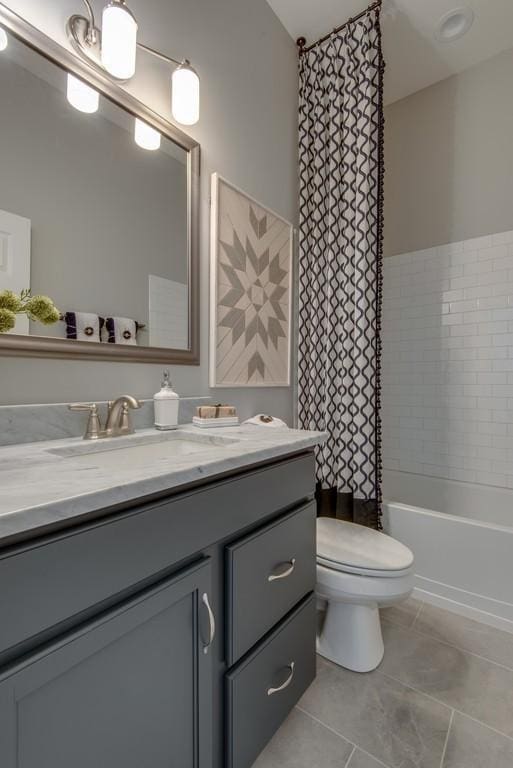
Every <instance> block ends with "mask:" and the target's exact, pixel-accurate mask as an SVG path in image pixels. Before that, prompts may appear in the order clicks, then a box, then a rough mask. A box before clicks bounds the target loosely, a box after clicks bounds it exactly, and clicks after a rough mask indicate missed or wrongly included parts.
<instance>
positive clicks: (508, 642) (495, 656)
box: [387, 603, 513, 669]
mask: <svg viewBox="0 0 513 768" xmlns="http://www.w3.org/2000/svg"><path fill="white" fill-rule="evenodd" d="M387 619H388V616H387ZM394 623H396V624H397V623H399V622H394ZM415 629H416V630H418V631H419V632H425V633H426V634H428V635H432V636H433V637H436V638H438V639H439V640H445V642H447V643H451V645H455V646H456V647H457V648H462V649H463V650H465V651H470V652H471V653H477V654H478V655H479V656H484V657H485V658H486V659H490V660H491V661H496V662H497V663H498V664H504V665H505V666H506V667H510V668H511V669H513V634H511V633H510V632H503V631H501V630H500V629H495V628H494V627H489V626H487V625H486V624H481V622H479V621H473V620H472V619H467V618H465V617H464V616H458V615H457V614H455V613H451V612H450V611H444V610H443V609H442V608H437V607H436V606H434V605H428V604H427V603H424V604H423V605H422V608H421V611H420V614H419V616H418V618H417V621H416V622H415Z"/></svg>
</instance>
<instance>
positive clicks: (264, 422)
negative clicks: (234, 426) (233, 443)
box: [244, 413, 288, 429]
mask: <svg viewBox="0 0 513 768" xmlns="http://www.w3.org/2000/svg"><path fill="white" fill-rule="evenodd" d="M244 424H255V425H256V426H257V427H274V428H276V427H282V428H283V427H285V429H288V426H287V424H286V423H285V422H284V421H282V420H281V419H277V418H276V416H266V414H265V413H257V415H256V416H252V417H251V419H246V421H245V422H244Z"/></svg>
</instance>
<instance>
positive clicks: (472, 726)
mask: <svg viewBox="0 0 513 768" xmlns="http://www.w3.org/2000/svg"><path fill="white" fill-rule="evenodd" d="M512 765H513V741H512V740H511V739H508V738H506V736H501V735H500V734H498V733H496V732H495V731H492V730H490V728H487V727H486V726H485V725H481V724H480V723H476V721H475V720H471V719H470V718H468V717H465V716H464V715H458V713H456V714H455V716H454V720H453V723H452V726H451V732H450V734H449V740H448V742H447V749H446V752H445V760H444V762H443V765H442V768H511V766H512Z"/></svg>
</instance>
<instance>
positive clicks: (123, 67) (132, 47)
mask: <svg viewBox="0 0 513 768" xmlns="http://www.w3.org/2000/svg"><path fill="white" fill-rule="evenodd" d="M136 53H137V22H136V20H135V17H134V15H133V14H132V12H131V11H130V10H129V9H128V8H127V6H126V4H125V2H124V0H112V2H110V3H109V4H108V5H106V6H105V8H104V9H103V14H102V45H101V57H102V64H103V66H104V67H105V69H106V70H107V72H108V73H109V74H110V75H112V76H113V77H116V78H118V79H119V80H129V79H130V78H131V77H133V76H134V75H135V59H136Z"/></svg>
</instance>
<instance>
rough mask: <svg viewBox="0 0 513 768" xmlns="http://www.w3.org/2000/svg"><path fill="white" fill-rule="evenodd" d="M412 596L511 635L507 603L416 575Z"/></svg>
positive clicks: (512, 610)
mask: <svg viewBox="0 0 513 768" xmlns="http://www.w3.org/2000/svg"><path fill="white" fill-rule="evenodd" d="M413 597H414V598H417V600H421V601H422V602H424V603H429V604H431V605H436V606H437V607H438V608H443V609H444V610H446V611H451V612H452V613H456V614H458V615H459V616H465V617H466V618H467V619H473V620H474V621H480V622H481V623H482V624H487V625H488V626H490V627H495V629H501V630H503V631H504V632H510V633H511V634H513V618H509V616H508V615H507V614H509V613H510V611H511V612H512V613H513V606H512V605H510V604H508V603H499V602H498V601H494V600H490V599H489V598H484V597H482V596H481V595H474V594H473V593H471V592H464V590H460V589H456V588H454V587H450V586H448V585H447V584H441V583H439V582H435V581H432V580H431V579H426V578H423V577H422V576H415V587H414V590H413ZM455 598H457V599H455ZM486 609H488V610H486ZM490 609H491V610H490ZM504 614H506V615H504Z"/></svg>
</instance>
